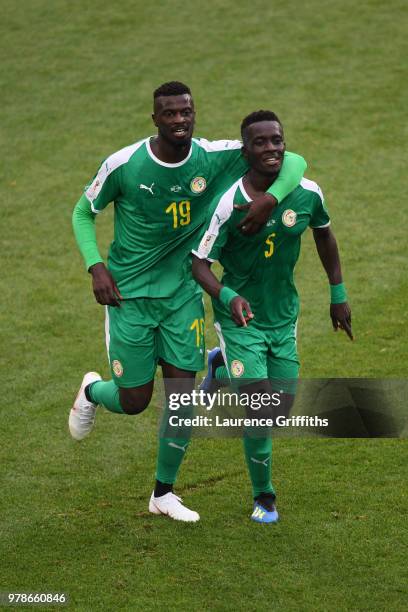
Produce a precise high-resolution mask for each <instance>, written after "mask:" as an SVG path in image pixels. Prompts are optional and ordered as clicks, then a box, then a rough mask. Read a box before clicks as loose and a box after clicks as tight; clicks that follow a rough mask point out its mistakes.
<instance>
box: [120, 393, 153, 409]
mask: <svg viewBox="0 0 408 612" xmlns="http://www.w3.org/2000/svg"><path fill="white" fill-rule="evenodd" d="M150 399H151V393H145V392H140V390H139V389H120V405H121V406H122V408H123V410H124V411H125V412H126V414H140V413H141V412H143V410H146V408H147V407H148V405H149V403H150Z"/></svg>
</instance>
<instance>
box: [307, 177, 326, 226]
mask: <svg viewBox="0 0 408 612" xmlns="http://www.w3.org/2000/svg"><path fill="white" fill-rule="evenodd" d="M304 181H305V179H303V181H302V183H303V182H304ZM309 183H310V184H311V185H310V187H311V189H310V190H311V191H313V192H314V198H313V207H312V215H311V217H310V223H309V226H310V227H311V228H312V229H318V228H321V227H328V226H329V225H330V215H329V211H328V210H327V207H326V203H325V200H324V196H323V192H322V190H321V189H320V187H319V185H318V184H317V183H314V182H313V181H309ZM310 187H309V188H310Z"/></svg>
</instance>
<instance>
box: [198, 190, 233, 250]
mask: <svg viewBox="0 0 408 612" xmlns="http://www.w3.org/2000/svg"><path fill="white" fill-rule="evenodd" d="M235 189H236V183H235V184H234V185H233V186H232V187H231V188H230V189H228V191H227V192H226V193H224V194H223V195H222V196H221V197H220V196H217V197H216V198H215V199H214V201H213V202H212V204H211V205H210V208H209V211H210V212H209V214H208V216H207V220H206V223H205V226H204V227H205V230H204V234H203V235H202V238H201V240H200V242H199V244H198V246H197V248H196V249H193V253H194V255H196V256H197V257H199V258H200V259H208V260H209V261H216V260H218V259H219V258H220V254H221V251H222V249H223V247H224V246H225V244H226V242H227V240H228V235H229V220H230V217H231V215H232V212H233V210H234V208H233V203H234V193H235Z"/></svg>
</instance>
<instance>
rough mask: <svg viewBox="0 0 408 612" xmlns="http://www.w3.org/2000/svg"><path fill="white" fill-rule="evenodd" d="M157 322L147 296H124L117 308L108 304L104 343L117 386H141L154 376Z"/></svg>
mask: <svg viewBox="0 0 408 612" xmlns="http://www.w3.org/2000/svg"><path fill="white" fill-rule="evenodd" d="M156 325H157V324H156V322H155V319H154V313H153V314H152V312H151V308H150V306H149V301H148V300H147V299H144V298H137V299H132V300H123V301H122V302H121V306H120V308H119V307H117V308H113V307H108V308H107V321H106V344H107V348H108V355H109V361H110V366H111V372H112V378H113V380H114V381H115V383H116V384H117V386H118V387H123V388H136V387H140V386H142V385H145V384H146V383H148V382H150V381H151V380H152V379H153V378H154V375H155V372H156V367H157V351H156V338H155V326H156Z"/></svg>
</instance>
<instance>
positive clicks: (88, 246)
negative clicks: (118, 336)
mask: <svg viewBox="0 0 408 612" xmlns="http://www.w3.org/2000/svg"><path fill="white" fill-rule="evenodd" d="M95 216H96V214H95V213H94V212H93V211H92V205H91V202H90V201H89V200H88V198H87V197H86V196H85V194H83V195H82V196H81V198H80V199H79V201H78V202H77V204H76V206H75V208H74V212H73V214H72V227H73V229H74V235H75V238H76V241H77V244H78V247H79V250H80V252H81V254H82V257H83V258H84V261H85V266H86V269H87V270H88V272H89V273H90V274H91V275H92V285H93V292H94V295H95V299H96V301H97V302H98V303H99V304H103V305H109V306H120V301H119V300H120V299H122V296H121V294H120V292H119V289H118V288H117V286H116V283H115V281H114V279H113V277H112V275H111V273H110V272H109V270H108V269H107V268H106V266H105V264H104V263H103V259H102V257H101V255H100V253H99V249H98V244H97V241H96V232H95Z"/></svg>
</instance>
